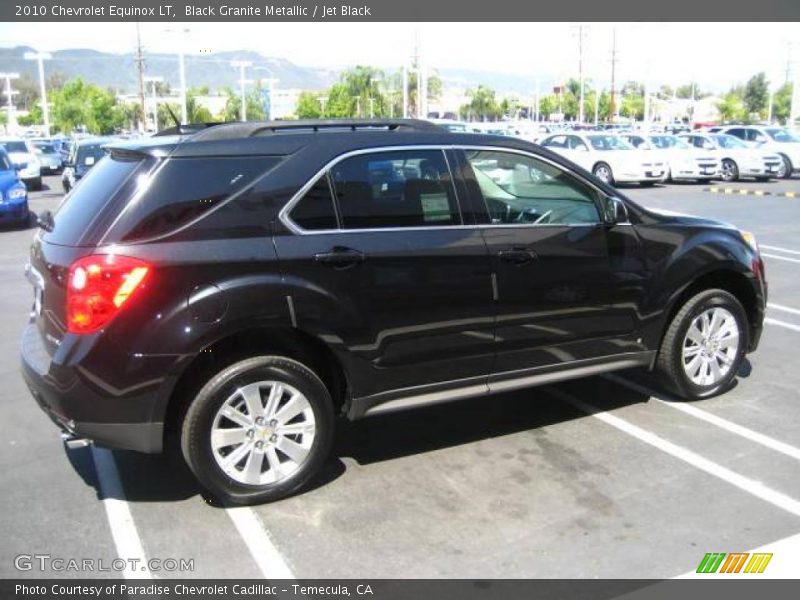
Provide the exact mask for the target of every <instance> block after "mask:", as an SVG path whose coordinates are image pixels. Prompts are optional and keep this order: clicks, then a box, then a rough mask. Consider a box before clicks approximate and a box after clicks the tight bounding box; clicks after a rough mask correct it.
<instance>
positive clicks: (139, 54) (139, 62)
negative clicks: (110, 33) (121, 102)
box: [136, 21, 147, 129]
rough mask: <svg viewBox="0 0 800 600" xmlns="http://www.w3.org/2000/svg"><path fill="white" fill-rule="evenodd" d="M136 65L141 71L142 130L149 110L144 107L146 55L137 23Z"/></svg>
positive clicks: (140, 104) (140, 102) (140, 103)
mask: <svg viewBox="0 0 800 600" xmlns="http://www.w3.org/2000/svg"><path fill="white" fill-rule="evenodd" d="M136 65H137V69H138V71H139V107H140V108H141V109H142V128H143V129H144V128H146V127H147V126H146V125H145V123H146V122H147V110H146V109H145V106H144V54H142V33H141V30H140V27H139V23H138V21H137V23H136Z"/></svg>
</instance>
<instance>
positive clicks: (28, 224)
mask: <svg viewBox="0 0 800 600" xmlns="http://www.w3.org/2000/svg"><path fill="white" fill-rule="evenodd" d="M38 226H39V221H38V218H37V216H36V213H35V212H33V211H30V212H29V213H28V220H27V221H24V222H18V223H0V233H2V232H6V231H27V230H28V229H35V228H36V227H38Z"/></svg>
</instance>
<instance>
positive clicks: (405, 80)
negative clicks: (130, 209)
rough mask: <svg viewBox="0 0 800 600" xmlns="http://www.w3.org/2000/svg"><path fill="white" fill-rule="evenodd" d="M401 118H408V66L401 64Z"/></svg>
mask: <svg viewBox="0 0 800 600" xmlns="http://www.w3.org/2000/svg"><path fill="white" fill-rule="evenodd" d="M403 118H404V119H407V118H408V66H407V65H405V64H403Z"/></svg>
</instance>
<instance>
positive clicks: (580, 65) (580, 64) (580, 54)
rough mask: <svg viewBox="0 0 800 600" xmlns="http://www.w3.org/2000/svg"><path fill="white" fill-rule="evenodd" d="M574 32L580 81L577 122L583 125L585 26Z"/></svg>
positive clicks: (579, 26) (578, 26) (577, 28)
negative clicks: (575, 33) (576, 38)
mask: <svg viewBox="0 0 800 600" xmlns="http://www.w3.org/2000/svg"><path fill="white" fill-rule="evenodd" d="M575 27H576V32H577V35H578V78H579V80H580V99H579V100H578V122H579V123H583V119H584V114H583V98H584V81H583V39H584V37H585V36H586V26H585V25H576V26H575Z"/></svg>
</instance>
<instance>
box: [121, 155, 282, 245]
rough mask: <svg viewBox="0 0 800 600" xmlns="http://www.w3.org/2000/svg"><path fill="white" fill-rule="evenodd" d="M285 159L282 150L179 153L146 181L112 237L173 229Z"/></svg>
mask: <svg viewBox="0 0 800 600" xmlns="http://www.w3.org/2000/svg"><path fill="white" fill-rule="evenodd" d="M278 162H280V157H276V156H247V157H240V156H236V157H228V158H220V157H213V158H174V159H170V160H168V161H167V162H166V163H165V164H164V165H163V166H162V167H161V168H159V169H158V170H157V171H156V172H155V173H154V174H153V175H152V179H151V180H150V181H146V180H144V181H142V182H141V184H140V189H139V190H138V191H137V192H136V193H135V195H134V197H133V198H132V200H131V202H130V203H129V205H128V207H127V208H126V209H125V210H124V212H123V213H122V215H121V216H120V218H119V220H118V221H117V223H115V224H114V226H113V230H112V231H111V232H110V233H109V236H108V240H107V241H114V242H116V241H123V242H129V241H134V240H142V239H147V238H152V237H155V236H159V235H163V234H166V233H170V232H171V231H174V230H175V229H177V228H179V227H181V226H183V225H185V224H187V223H189V222H190V221H192V220H194V219H196V218H197V217H199V216H201V215H203V214H204V213H206V212H208V211H209V210H211V209H212V208H214V207H215V206H217V205H219V204H220V203H221V202H223V201H225V200H226V199H227V198H230V197H231V195H233V194H235V193H237V192H239V191H241V190H243V189H244V188H246V187H247V186H249V185H250V184H251V183H252V182H253V181H254V180H256V179H257V178H258V177H260V176H261V175H263V174H264V173H266V172H267V171H269V170H270V169H271V168H272V167H274V166H275V165H277V164H278Z"/></svg>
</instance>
